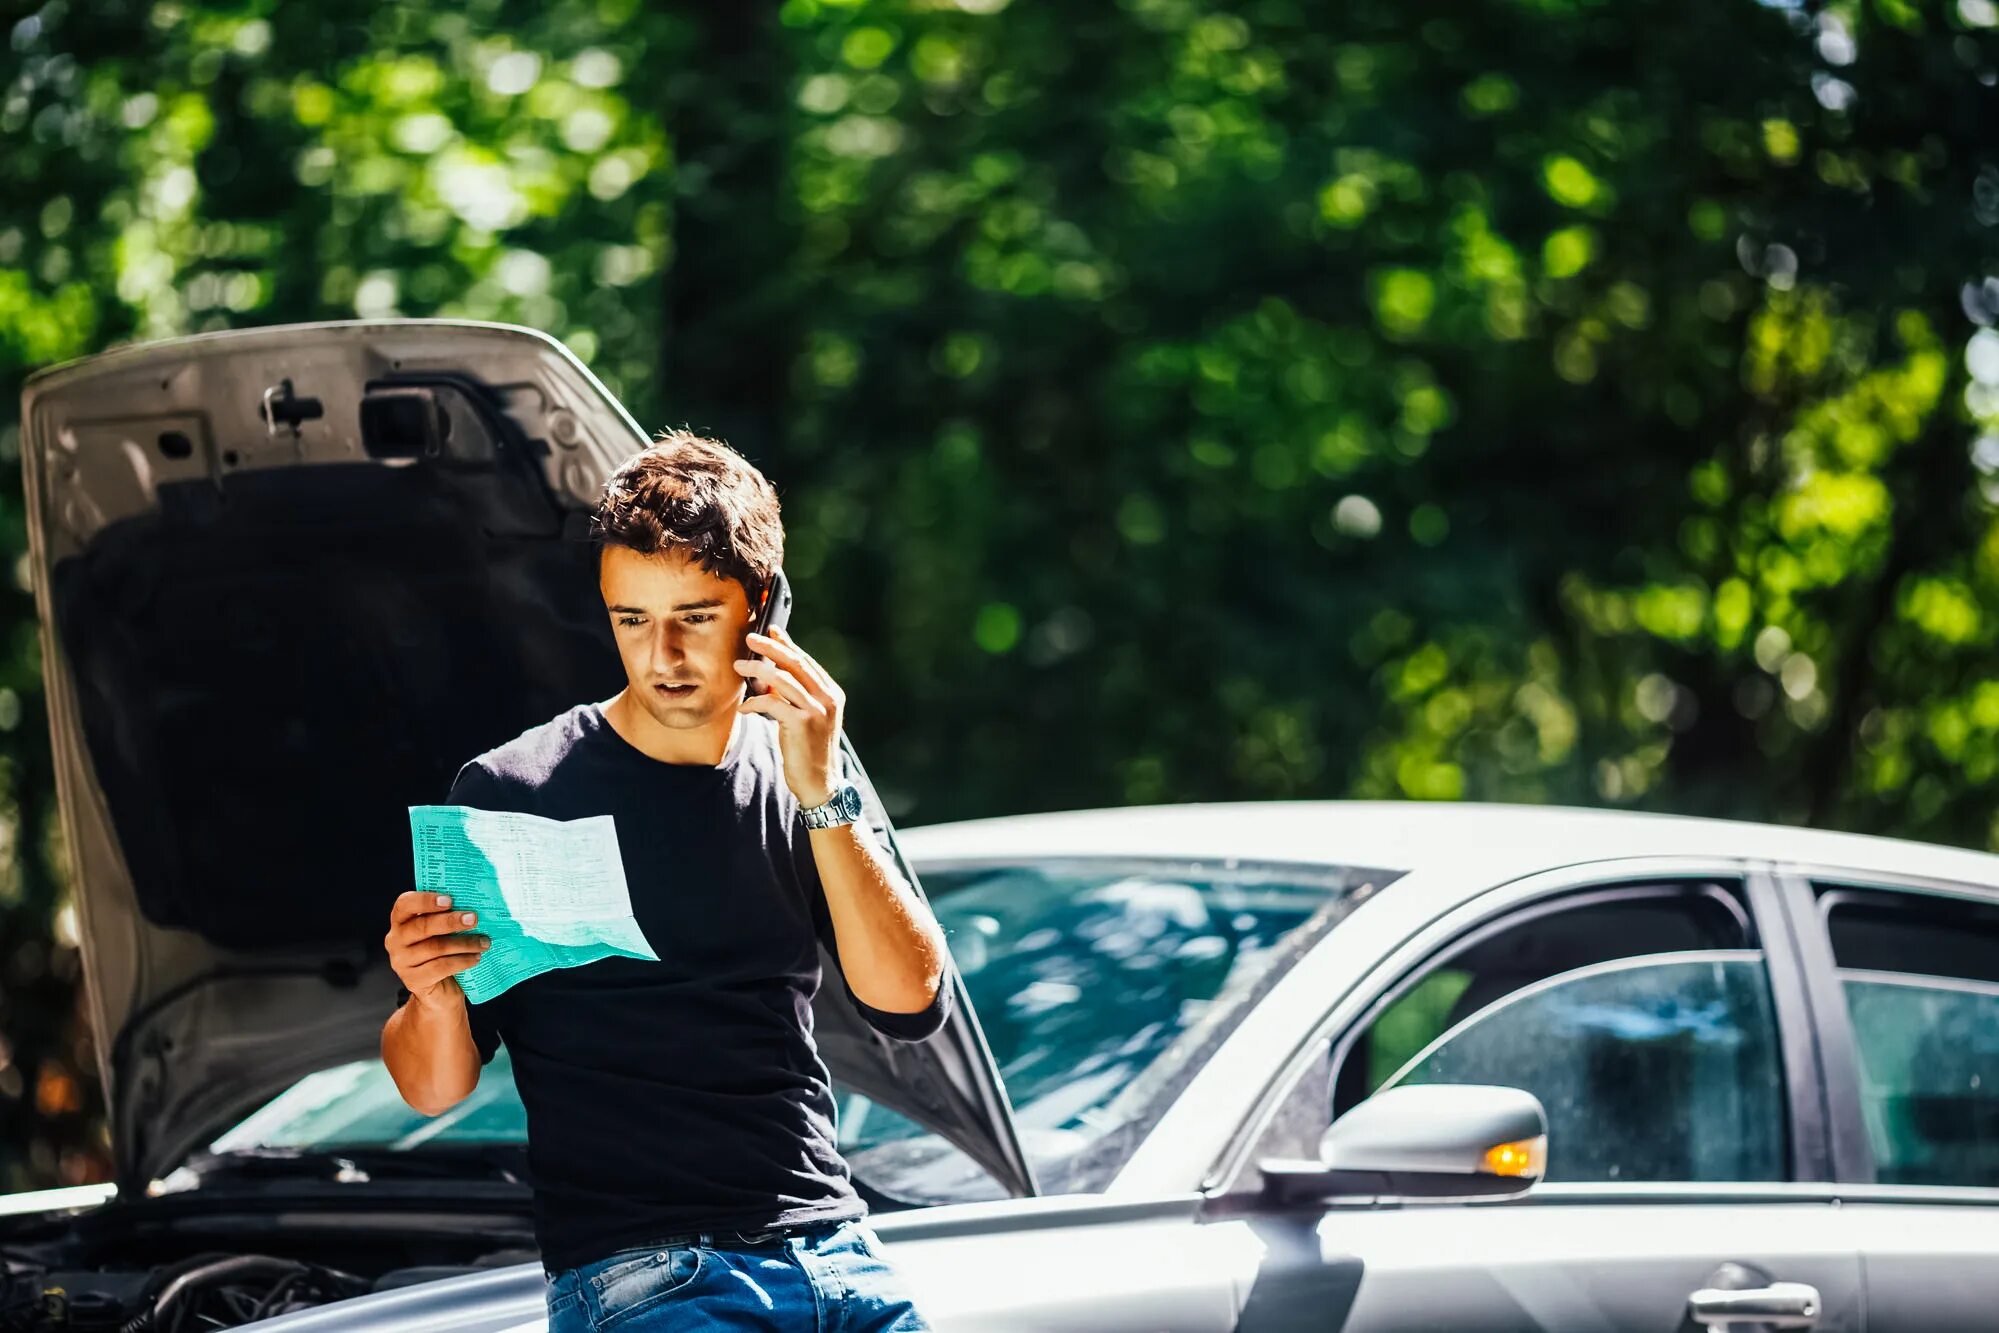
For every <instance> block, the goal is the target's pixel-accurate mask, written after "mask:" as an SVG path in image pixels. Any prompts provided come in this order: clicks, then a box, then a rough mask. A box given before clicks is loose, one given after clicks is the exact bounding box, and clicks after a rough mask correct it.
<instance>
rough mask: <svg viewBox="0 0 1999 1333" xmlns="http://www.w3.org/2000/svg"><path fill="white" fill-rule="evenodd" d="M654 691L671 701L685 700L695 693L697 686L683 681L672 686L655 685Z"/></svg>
mask: <svg viewBox="0 0 1999 1333" xmlns="http://www.w3.org/2000/svg"><path fill="white" fill-rule="evenodd" d="M653 689H655V690H657V691H659V693H661V694H662V695H664V696H666V697H667V698H669V699H685V698H686V697H687V696H688V695H690V694H692V693H694V690H695V686H694V684H693V682H691V681H683V682H680V683H677V684H671V685H655V686H653Z"/></svg>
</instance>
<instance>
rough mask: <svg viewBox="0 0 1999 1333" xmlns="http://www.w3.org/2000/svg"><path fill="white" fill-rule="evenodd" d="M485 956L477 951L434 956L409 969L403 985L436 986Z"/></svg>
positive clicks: (475, 964) (414, 988) (418, 987)
mask: <svg viewBox="0 0 1999 1333" xmlns="http://www.w3.org/2000/svg"><path fill="white" fill-rule="evenodd" d="M483 956H484V955H482V954H476V953H448V954H445V955H444V956H443V957H441V958H433V959H431V960H430V961H429V962H427V963H418V964H417V965H416V966H415V967H412V968H409V969H407V972H406V975H405V976H404V977H403V985H405V986H409V988H410V989H411V990H422V989H423V988H424V987H425V986H435V985H436V984H437V983H438V982H440V981H442V980H443V979H444V978H446V977H448V976H452V975H454V974H455V973H459V972H463V971H465V970H466V969H467V968H469V967H476V966H478V963H479V959H480V958H482V957H483ZM411 982H415V983H416V984H415V985H413V986H411V985H410V983H411Z"/></svg>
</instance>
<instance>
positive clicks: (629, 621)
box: [618, 616, 639, 625]
mask: <svg viewBox="0 0 1999 1333" xmlns="http://www.w3.org/2000/svg"><path fill="white" fill-rule="evenodd" d="M618 623H619V624H620V625H636V624H638V623H639V618H638V617H637V616H619V617H618Z"/></svg>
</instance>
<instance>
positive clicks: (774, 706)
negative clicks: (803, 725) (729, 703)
mask: <svg viewBox="0 0 1999 1333" xmlns="http://www.w3.org/2000/svg"><path fill="white" fill-rule="evenodd" d="M736 711H737V712H738V713H761V714H763V715H764V716H765V717H767V718H770V719H771V720H772V721H774V722H777V723H779V724H780V725H782V724H783V723H786V722H803V721H805V720H806V713H805V711H804V710H803V709H801V708H800V707H799V706H798V705H797V704H795V703H792V702H790V701H789V700H786V699H780V698H778V697H777V696H776V695H775V694H753V695H751V696H750V697H749V698H747V699H745V700H743V701H742V702H741V703H739V704H737V705H736Z"/></svg>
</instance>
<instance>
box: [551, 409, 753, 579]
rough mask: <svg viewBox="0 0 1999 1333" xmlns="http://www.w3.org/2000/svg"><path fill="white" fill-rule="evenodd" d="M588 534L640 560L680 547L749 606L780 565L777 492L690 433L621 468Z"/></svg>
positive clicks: (732, 454)
mask: <svg viewBox="0 0 1999 1333" xmlns="http://www.w3.org/2000/svg"><path fill="white" fill-rule="evenodd" d="M590 537H591V539H592V540H593V541H594V542H595V543H596V544H597V551H598V558H599V559H600V560H601V559H602V555H603V550H604V548H605V547H606V546H625V547H629V548H631V549H632V550H634V551H637V552H639V553H640V554H641V555H657V554H659V553H660V552H662V551H668V550H682V551H685V552H687V554H688V556H689V557H690V558H692V559H693V560H694V561H695V562H696V563H698V564H699V565H700V566H701V568H703V569H705V570H707V571H708V572H709V573H711V574H713V575H715V576H716V577H718V578H725V579H734V580H736V582H738V583H740V584H742V585H743V592H744V593H745V594H746V595H747V596H748V598H749V602H750V606H751V607H752V608H754V607H755V606H756V605H757V603H758V601H759V600H760V598H761V597H762V595H763V592H764V590H765V589H766V588H768V587H769V586H770V584H771V580H772V579H773V578H774V577H775V576H776V574H777V571H778V568H779V567H780V566H781V565H783V563H784V524H783V521H782V520H781V519H780V517H779V515H778V504H777V491H776V489H775V488H774V487H772V485H771V484H770V481H769V479H768V478H766V477H765V476H764V474H763V473H761V472H759V471H757V469H756V467H755V466H754V465H753V464H752V463H751V462H750V461H749V460H748V459H747V458H744V457H743V456H742V455H741V454H739V453H737V452H736V451H735V450H734V449H731V448H730V447H729V446H728V445H726V444H724V443H722V442H721V441H720V440H711V439H708V438H707V437H705V436H701V435H696V434H694V433H693V432H692V431H688V430H666V431H661V432H660V436H659V439H657V440H655V441H654V442H653V443H652V444H650V445H647V446H646V447H645V448H644V449H641V450H640V451H639V452H638V453H636V454H633V455H632V456H631V457H630V458H628V459H626V460H625V461H624V462H623V463H622V464H620V465H619V467H618V470H617V471H616V472H613V473H612V474H611V476H610V478H609V479H608V480H607V481H606V482H605V483H604V491H603V494H602V496H601V497H600V498H599V499H598V501H597V509H596V512H595V513H593V514H592V515H591V516H590Z"/></svg>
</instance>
